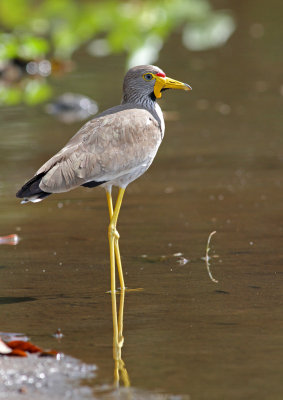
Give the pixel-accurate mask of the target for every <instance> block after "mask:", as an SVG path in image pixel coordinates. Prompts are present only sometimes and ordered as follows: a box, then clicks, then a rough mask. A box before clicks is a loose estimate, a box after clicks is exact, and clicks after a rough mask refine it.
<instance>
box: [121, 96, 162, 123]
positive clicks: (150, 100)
mask: <svg viewBox="0 0 283 400" xmlns="http://www.w3.org/2000/svg"><path fill="white" fill-rule="evenodd" d="M121 104H135V105H137V106H138V107H142V108H145V109H146V110H148V111H149V112H150V113H151V114H152V115H153V116H154V118H155V119H156V120H157V122H158V124H159V126H160V129H161V120H160V118H159V116H158V114H157V112H156V108H155V105H156V97H155V96H154V93H152V94H151V95H145V96H141V95H140V93H135V91H134V90H131V94H130V95H128V94H126V93H124V95H123V98H122V102H121Z"/></svg>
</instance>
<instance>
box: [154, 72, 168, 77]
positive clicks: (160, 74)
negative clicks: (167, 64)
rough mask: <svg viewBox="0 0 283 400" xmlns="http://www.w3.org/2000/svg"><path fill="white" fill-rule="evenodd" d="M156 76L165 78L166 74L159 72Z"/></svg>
mask: <svg viewBox="0 0 283 400" xmlns="http://www.w3.org/2000/svg"><path fill="white" fill-rule="evenodd" d="M155 75H156V76H162V78H165V77H166V75H165V74H164V72H158V73H157V74H155Z"/></svg>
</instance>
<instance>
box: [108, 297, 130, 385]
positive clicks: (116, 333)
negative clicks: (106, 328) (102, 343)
mask: <svg viewBox="0 0 283 400" xmlns="http://www.w3.org/2000/svg"><path fill="white" fill-rule="evenodd" d="M111 300H112V316H113V359H114V386H115V387H119V385H120V379H121V383H122V384H123V385H124V386H125V387H129V386H130V378H129V375H128V372H127V369H126V366H125V363H124V361H123V360H122V347H123V345H124V336H123V318H124V302H125V290H121V292H120V305H119V313H117V302H116V293H113V292H111Z"/></svg>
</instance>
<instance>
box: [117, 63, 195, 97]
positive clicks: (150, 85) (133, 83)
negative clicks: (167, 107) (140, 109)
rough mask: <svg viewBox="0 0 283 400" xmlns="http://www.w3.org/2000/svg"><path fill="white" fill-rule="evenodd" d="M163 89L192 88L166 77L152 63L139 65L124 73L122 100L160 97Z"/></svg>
mask: <svg viewBox="0 0 283 400" xmlns="http://www.w3.org/2000/svg"><path fill="white" fill-rule="evenodd" d="M165 89H182V90H192V88H191V87H190V85H188V84H187V83H183V82H179V81H176V80H175V79H172V78H168V77H167V76H166V75H165V73H164V72H163V71H162V70H161V69H160V68H158V67H156V66H154V65H139V66H137V67H133V68H131V69H130V70H129V71H128V72H127V73H126V76H125V79H124V85H123V91H124V102H127V101H133V99H135V98H136V99H137V100H138V98H144V97H151V98H152V99H154V100H155V99H160V98H161V96H162V91H164V90H165Z"/></svg>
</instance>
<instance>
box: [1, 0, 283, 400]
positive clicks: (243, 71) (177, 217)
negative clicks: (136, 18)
mask: <svg viewBox="0 0 283 400" xmlns="http://www.w3.org/2000/svg"><path fill="white" fill-rule="evenodd" d="M215 5H216V6H218V5H219V6H221V7H226V8H231V9H233V10H234V13H235V17H236V21H237V30H236V32H235V34H234V36H233V37H232V38H231V40H230V41H229V42H228V43H227V44H226V45H225V46H224V47H223V48H220V49H217V50H215V51H209V52H202V53H189V52H187V51H186V50H184V49H183V48H182V47H181V46H180V45H179V37H178V36H175V37H173V38H172V39H171V40H170V42H169V43H168V44H167V45H166V48H165V49H164V51H163V52H162V54H161V58H160V60H159V62H158V65H160V66H161V67H162V68H163V69H164V70H165V71H166V72H167V73H168V75H169V76H172V77H175V78H176V79H179V80H183V81H186V82H188V83H189V84H191V85H192V87H193V91H192V92H190V93H186V92H184V93H183V92H178V91H176V92H173V91H172V92H168V93H165V95H164V96H163V97H164V99H162V101H161V102H160V104H161V106H162V108H163V109H164V110H165V111H168V114H167V116H168V120H167V122H166V134H165V139H164V142H163V144H162V146H161V148H160V151H159V152H158V155H157V157H156V160H155V162H154V164H153V166H152V167H151V168H150V170H149V171H148V172H147V174H145V175H144V176H143V177H142V178H140V179H139V180H138V181H136V182H134V183H133V184H131V185H130V186H129V188H128V189H127V192H126V195H125V200H124V202H123V207H122V211H121V214H120V219H119V232H120V235H121V240H120V245H121V252H122V261H123V265H124V271H125V279H126V285H127V286H128V287H129V288H143V290H142V291H137V292H128V293H126V298H125V315H124V336H125V344H124V347H123V360H124V362H125V364H126V368H127V371H128V374H129V377H130V380H131V385H132V386H133V387H134V388H137V390H141V391H142V392H141V393H145V394H142V395H141V398H142V396H143V397H144V398H149V394H148V393H151V392H155V391H158V392H161V393H173V394H184V395H189V396H190V398H191V399H196V400H202V399H208V398H210V399H222V398H229V399H255V398H256V399H258V400H261V399H266V398H272V399H281V398H282V393H283V383H282V372H283V367H282V357H283V347H282V341H283V333H282V332H283V330H282V328H283V320H282V302H283V299H282V285H283V265H282V258H283V257H282V231H283V228H282V185H283V179H282V160H283V154H282V123H283V117H282V93H283V89H282V88H283V81H282V64H283V53H282V51H281V50H282V49H281V42H280V40H279V38H280V37H282V24H281V16H282V12H283V9H282V8H283V6H282V5H280V4H277V3H276V2H275V1H273V0H272V1H271V2H269V3H268V4H267V3H266V2H264V1H263V0H260V1H258V2H257V5H256V6H255V4H253V2H252V3H251V2H241V3H240V4H239V2H235V1H221V2H215ZM280 7H281V10H280ZM267 8H268V13H267ZM255 24H260V25H261V26H262V27H263V35H262V36H260V37H258V38H256V37H254V36H253V35H254V33H253V32H257V28H255ZM259 31H260V30H259ZM81 59H82V63H81V64H79V68H78V69H77V70H76V71H75V72H74V73H72V74H69V75H66V76H65V77H63V78H61V80H60V81H58V85H57V90H58V94H59V93H60V92H61V91H74V92H80V93H85V94H86V95H89V96H91V97H92V98H94V99H95V100H96V101H98V103H99V105H100V108H101V110H102V109H104V108H106V107H110V106H112V105H113V104H116V103H118V102H119V101H120V97H121V93H120V86H121V80H122V76H123V74H124V69H123V68H124V67H123V61H124V60H123V58H120V57H112V58H107V59H101V60H100V59H99V60H97V61H95V62H94V61H93V59H90V58H87V57H83V56H82V57H81ZM173 111H174V113H172V112H173ZM0 119H1V127H0V135H1V147H0V152H1V153H0V189H1V197H0V209H1V225H0V226H1V229H0V235H7V234H10V233H18V234H19V235H20V237H21V241H20V243H19V244H18V245H17V246H4V245H3V246H1V248H0V251H1V261H0V305H1V331H15V332H25V333H26V334H27V335H28V336H30V337H31V338H32V341H33V342H35V343H36V344H38V345H40V346H42V347H44V348H48V347H53V348H54V347H55V348H56V349H57V350H60V351H63V352H65V353H67V354H69V355H71V356H73V357H77V358H79V359H81V360H82V361H84V362H87V363H90V364H96V365H97V366H98V371H97V379H96V380H95V381H94V382H92V383H91V385H93V386H94V387H95V392H96V396H97V397H98V398H99V397H100V396H101V397H103V396H104V394H101V392H100V390H101V388H103V387H104V386H103V385H108V384H111V383H112V382H113V367H114V364H113V359H112V316H111V297H110V295H109V294H107V293H106V292H107V290H109V288H110V274H109V261H108V243H107V221H108V214H107V205H106V198H105V194H104V192H103V190H101V189H92V190H90V189H86V188H80V189H77V190H75V191H72V192H70V193H65V194H61V195H57V196H55V195H54V196H51V197H50V198H48V199H46V200H45V201H44V202H42V203H39V204H33V205H30V204H28V205H25V206H21V205H20V204H19V201H18V200H17V199H16V198H15V197H14V194H15V192H16V191H17V190H18V189H19V187H20V186H21V185H22V184H23V183H24V182H25V181H26V180H27V179H28V178H30V176H32V174H33V173H34V172H35V171H36V170H37V169H38V167H39V166H40V165H41V164H42V163H43V162H44V161H45V160H47V159H48V157H50V156H51V155H52V154H54V153H55V152H56V151H57V150H58V149H59V148H60V147H61V146H62V145H64V144H65V143H66V141H67V140H68V138H69V137H70V136H71V135H72V134H74V133H75V132H76V130H77V129H78V128H79V126H80V125H81V124H79V123H77V124H72V125H68V126H66V125H64V124H63V123H60V122H58V121H56V120H55V119H53V118H52V117H51V116H48V115H46V114H45V113H44V111H43V109H42V108H41V107H38V108H36V109H27V108H25V107H17V108H16V109H15V108H5V109H2V112H1V115H0ZM214 230H216V231H217V233H216V235H214V236H213V238H212V244H211V255H215V256H217V257H214V258H212V259H211V270H212V273H213V275H214V277H215V278H216V279H217V280H218V281H219V283H218V284H215V283H213V282H211V281H210V280H209V277H208V275H207V272H206V266H205V263H204V261H203V260H202V259H201V258H202V257H204V256H205V249H206V241H207V238H208V236H209V233H210V232H212V231H214ZM176 253H182V257H184V258H186V259H188V260H189V262H188V263H186V264H185V265H182V264H180V263H179V262H178V261H179V260H180V257H181V256H180V257H177V256H174V254H176ZM58 327H60V328H61V330H62V332H63V333H64V335H65V336H64V338H63V340H62V342H61V343H57V342H56V341H55V339H54V338H53V337H52V334H53V333H54V332H55V331H56V329H57V328H58ZM121 384H122V382H121ZM106 387H108V386H106ZM143 391H145V392H143ZM137 393H140V392H137ZM136 397H138V395H137V394H136Z"/></svg>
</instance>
